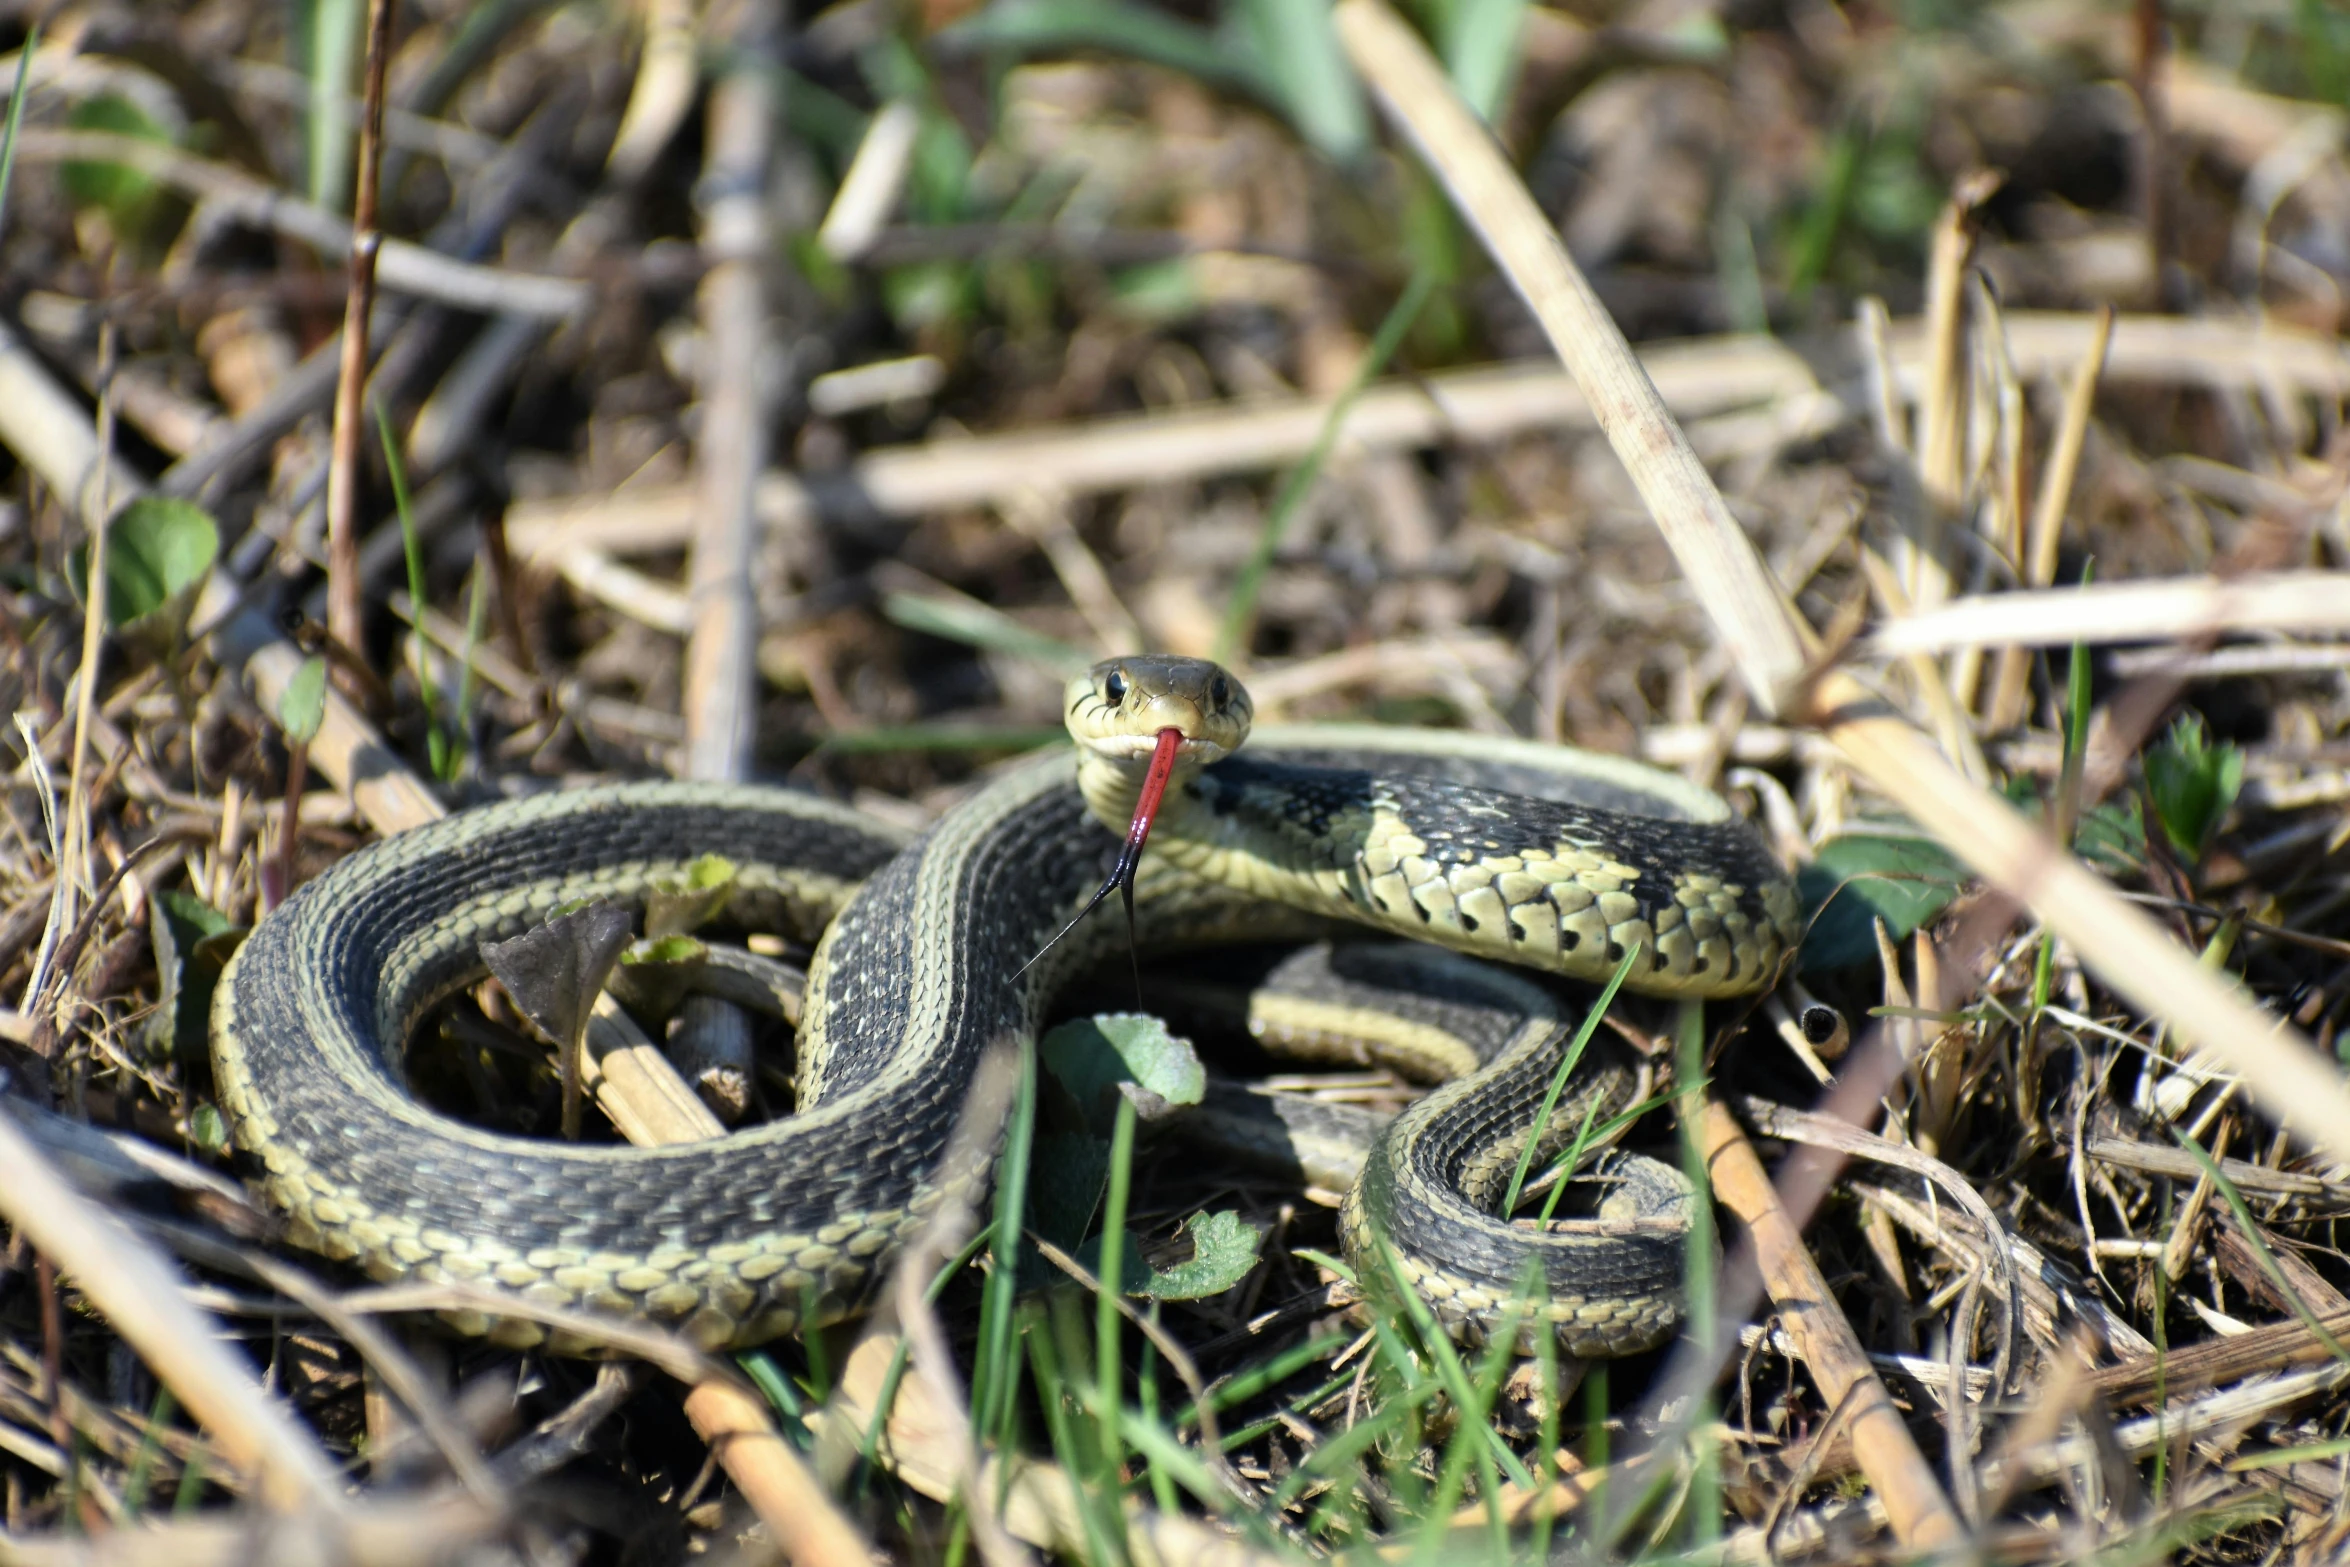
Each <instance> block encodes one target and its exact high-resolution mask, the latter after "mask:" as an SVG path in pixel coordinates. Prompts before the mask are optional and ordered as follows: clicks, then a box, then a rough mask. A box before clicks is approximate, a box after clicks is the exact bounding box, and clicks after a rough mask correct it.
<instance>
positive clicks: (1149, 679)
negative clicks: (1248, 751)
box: [1061, 653, 1256, 766]
mask: <svg viewBox="0 0 2350 1567" xmlns="http://www.w3.org/2000/svg"><path fill="white" fill-rule="evenodd" d="M1061 709H1062V717H1063V719H1064V720H1065V721H1066V722H1067V724H1068V726H1069V734H1070V737H1071V738H1072V739H1074V740H1075V741H1076V742H1077V743H1078V745H1079V746H1081V747H1082V748H1084V749H1085V750H1087V751H1089V752H1091V753H1092V754H1094V755H1096V756H1099V757H1103V758H1106V759H1108V760H1112V761H1120V762H1139V761H1143V760H1145V759H1147V758H1148V757H1149V756H1150V755H1151V753H1152V751H1153V750H1154V749H1155V748H1156V746H1157V744H1158V738H1159V734H1160V732H1161V731H1162V730H1167V729H1173V730H1177V731H1179V732H1180V733H1181V734H1182V736H1183V744H1182V749H1181V752H1180V755H1179V758H1178V760H1179V762H1180V763H1181V764H1183V765H1186V766H1205V765H1206V764H1208V763H1210V762H1218V761H1222V760H1223V759H1224V758H1225V757H1227V756H1230V755H1231V754H1232V753H1233V752H1234V751H1236V750H1238V749H1239V748H1240V743H1241V742H1242V741H1243V740H1245V739H1247V738H1248V726H1249V720H1250V719H1251V718H1252V717H1254V716H1255V712H1256V709H1255V707H1254V705H1253V704H1252V703H1251V702H1250V701H1249V699H1248V691H1247V689H1246V688H1245V687H1243V686H1242V685H1241V683H1240V682H1239V681H1237V680H1235V679H1233V678H1232V676H1231V675H1229V674H1227V673H1226V672H1225V671H1224V669H1223V667H1222V666H1220V665H1217V664H1213V663H1210V662H1209V661H1208V660H1206V659H1204V658H1178V657H1176V656H1174V655H1173V654H1167V653H1138V654H1135V655H1133V656H1131V657H1128V658H1112V659H1106V660H1104V661H1103V662H1101V663H1099V664H1096V665H1094V666H1093V668H1091V669H1089V670H1087V671H1086V672H1085V673H1084V674H1082V675H1079V676H1078V677H1077V678H1075V679H1074V680H1071V681H1070V682H1069V685H1068V688H1067V690H1066V691H1064V692H1063V693H1062V703H1061Z"/></svg>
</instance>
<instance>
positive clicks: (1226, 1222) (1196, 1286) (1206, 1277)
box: [1138, 1208, 1265, 1300]
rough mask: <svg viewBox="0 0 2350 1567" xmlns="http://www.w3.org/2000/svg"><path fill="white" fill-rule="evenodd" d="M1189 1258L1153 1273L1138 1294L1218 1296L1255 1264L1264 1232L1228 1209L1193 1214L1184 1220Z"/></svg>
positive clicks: (1183, 1297)
mask: <svg viewBox="0 0 2350 1567" xmlns="http://www.w3.org/2000/svg"><path fill="white" fill-rule="evenodd" d="M1183 1228H1184V1229H1185V1230H1186V1231H1188V1232H1189V1233H1190V1235H1191V1260H1190V1261H1189V1262H1179V1263H1177V1264H1176V1265H1175V1266H1173V1267H1172V1268H1161V1269H1159V1270H1157V1271H1155V1272H1153V1273H1152V1274H1151V1276H1150V1278H1149V1280H1148V1281H1147V1282H1146V1283H1144V1285H1143V1286H1142V1288H1141V1290H1140V1291H1139V1292H1138V1293H1141V1294H1144V1295H1148V1296H1150V1297H1151V1298H1152V1299H1153V1300H1204V1299H1206V1298H1207V1297H1208V1296H1210V1295H1221V1294H1223V1293H1224V1292H1225V1291H1226V1290H1228V1289H1230V1288H1232V1286H1234V1285H1235V1284H1238V1283H1239V1282H1240V1281H1241V1280H1242V1279H1245V1278H1247V1277H1248V1275H1249V1270H1250V1269H1251V1268H1254V1267H1255V1266H1256V1265H1257V1248H1258V1247H1259V1246H1260V1245H1261V1244H1263V1242H1264V1239H1265V1232H1264V1231H1263V1230H1260V1229H1258V1228H1257V1227H1256V1226H1255V1225H1253V1224H1251V1223H1249V1222H1248V1221H1247V1220H1246V1219H1243V1218H1242V1217H1241V1216H1240V1215H1239V1214H1237V1213H1235V1212H1233V1211H1232V1210H1230V1209H1228V1208H1227V1209H1220V1210H1218V1211H1217V1212H1215V1213H1195V1214H1193V1215H1192V1216H1191V1217H1190V1218H1189V1219H1188V1220H1186V1221H1184V1225H1183Z"/></svg>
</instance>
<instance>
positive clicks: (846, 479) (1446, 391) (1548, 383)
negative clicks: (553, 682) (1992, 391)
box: [507, 312, 2350, 558]
mask: <svg viewBox="0 0 2350 1567" xmlns="http://www.w3.org/2000/svg"><path fill="white" fill-rule="evenodd" d="M2006 322H2007V335H2008V347H2009V351H2010V353H2011V355H2012V356H2013V358H2014V360H2015V364H2016V373H2017V375H2018V376H2019V377H2021V378H2023V379H2024V380H2027V381H2030V380H2034V379H2046V378H2050V377H2061V376H2066V375H2070V374H2071V373H2072V372H2073V371H2074V370H2075V368H2076V367H2077V366H2078V365H2079V364H2080V363H2081V360H2082V358H2083V357H2084V355H2086V354H2087V352H2088V350H2089V347H2090V344H2091V342H2092V339H2093V337H2094V335H2095V333H2096V330H2097V318H2096V317H2094V316H2090V315H2072V314H2064V313H2056V312H2050V313H2017V314H2012V315H2009V316H2008V317H2007V318H2006ZM1893 334H1894V335H1893V339H1892V343H1893V347H1892V349H1891V353H1892V356H1893V357H1892V371H1893V375H1894V379H1895V380H1896V381H1897V382H1898V383H1899V385H1900V386H1901V388H1902V389H1903V390H1904V394H1905V395H1908V396H1911V397H1914V396H1915V395H1916V389H1917V387H1918V386H1919V385H1921V384H1922V381H1923V373H1922V369H1921V363H1922V359H1923V353H1924V350H1923V346H1922V345H1923V339H1922V337H1921V334H1920V332H1919V330H1918V327H1917V324H1916V323H1915V322H1905V323H1899V324H1897V325H1896V326H1895V327H1894V328H1893ZM1639 358H1640V364H1641V367H1642V368H1643V370H1645V372H1646V373H1647V376H1648V379H1649V380H1650V381H1651V382H1653V383H1654V385H1655V387H1656V390H1657V392H1658V393H1659V394H1660V395H1661V396H1662V397H1663V398H1664V400H1665V405H1666V406H1667V407H1668V408H1669V409H1671V410H1672V412H1673V413H1674V414H1675V415H1676V416H1677V417H1679V418H1681V419H1684V420H1693V419H1702V418H1707V417H1710V416H1713V415H1718V414H1724V413H1729V412H1732V411H1734V410H1739V409H1747V408H1755V407H1767V406H1773V405H1777V404H1782V403H1789V402H1793V401H1796V400H1800V399H1806V398H1812V397H1816V396H1818V395H1820V393H1821V391H1822V388H1821V385H1820V381H1819V377H1818V375H1817V374H1816V373H1815V372H1814V370H1813V369H1812V367H1811V366H1810V365H1809V364H1807V363H1806V362H1805V361H1804V359H1803V357H1802V356H1801V355H1799V354H1797V353H1795V352H1794V351H1793V350H1792V349H1790V348H1789V347H1788V346H1787V345H1786V344H1784V343H1780V342H1777V341H1774V340H1772V339H1769V338H1757V337H1742V336H1731V337H1715V338H1699V339H1694V340H1691V341H1689V342H1684V343H1668V344H1663V345H1657V346H1651V347H1647V348H1644V349H1642V350H1641V351H1640V355H1639ZM2105 381H2106V383H2107V384H2120V383H2125V382H2127V383H2138V384H2148V385H2158V386H2175V385H2188V386H2205V387H2212V388H2215V389H2220V390H2229V391H2245V390H2259V389H2263V388H2268V387H2283V388H2287V389H2290V390H2292V391H2295V392H2301V393H2308V394H2311V395H2315V396H2318V397H2328V398H2332V397H2341V396H2344V395H2350V356H2346V355H2345V352H2344V350H2343V348H2342V345H2341V344H2339V343H2338V342H2336V341H2334V340H2333V339H2331V338H2326V337H2320V336H2317V335H2315V334H2311V333H2296V332H2290V331H2284V330H2280V329H2274V328H2262V329H2258V330H2255V329H2252V328H2248V327H2241V326H2231V325H2229V324H2228V323H2225V322H2212V321H2188V320H2177V319H2173V318H2169V317H2161V316H2132V317H2125V318H2123V319H2122V320H2121V321H2119V322H2118V323H2116V325H2115V328H2114V334H2113V348H2112V353H2111V355H2110V357H2109V362H2108V365H2107V369H2106V374H2105ZM1847 391H1848V392H1849V395H1850V398H1851V401H1852V406H1853V408H1854V410H1855V411H1856V412H1859V413H1864V414H1865V413H1867V412H1868V403H1869V398H1870V395H1871V394H1870V392H1869V388H1868V386H1867V384H1866V383H1865V381H1864V379H1863V378H1862V376H1861V375H1860V372H1859V370H1858V369H1857V368H1856V370H1855V372H1854V377H1853V380H1852V383H1851V385H1850V387H1849V388H1847ZM1328 411H1329V405H1328V402H1327V400H1326V399H1319V398H1312V397H1269V398H1245V399H1237V400H1234V401H1232V402H1227V403H1218V404H1210V405H1206V406H1202V407H1195V408H1187V409H1182V410H1179V411H1176V412H1171V413H1151V414H1123V415H1117V416H1114V417H1111V418H1105V419H1092V420H1084V421H1078V422H1072V423H1069V424H1065V425H1059V426H1053V425H1045V426H1038V427H1033V428H1029V429H1023V430H1015V431H1008V432H1004V433H1001V434H992V435H980V436H956V437H953V438H950V439H942V440H935V441H926V442H918V443H912V444H908V445H905V446H896V447H883V448H880V449H878V450H876V451H872V452H869V453H867V454H866V455H864V456H862V457H860V458H858V459H857V460H856V461H855V462H853V463H851V464H850V465H849V466H848V467H847V468H846V469H845V470H843V471H842V472H841V473H839V474H837V475H834V476H831V477H826V478H817V479H809V480H805V481H803V480H802V479H801V478H799V477H798V476H796V475H793V474H789V473H784V472H780V471H775V470H770V471H769V472H767V473H764V474H762V475H761V476H760V478H759V482H758V488H757V491H756V494H755V501H756V506H757V510H758V516H759V521H760V522H761V523H762V524H763V525H764V526H767V527H782V526H787V525H796V524H801V523H806V522H809V521H812V520H817V519H822V520H825V521H829V522H833V523H837V524H846V525H851V526H853V525H855V524H858V523H862V522H869V521H871V520H873V519H875V518H892V517H917V516H921V515H923V514H925V513H928V512H934V511H944V510H952V509H954V508H957V507H963V506H1003V505H1007V504H1011V503H1013V502H1014V501H1015V500H1016V498H1017V497H1019V496H1020V495H1022V494H1024V493H1026V492H1028V491H1031V490H1033V489H1034V488H1036V487H1037V486H1038V485H1040V484H1048V485H1051V486H1053V487H1054V488H1056V489H1058V490H1060V491H1061V492H1063V493H1064V494H1067V495H1070V496H1084V495H1092V494H1098V493H1100V492H1102V491H1106V490H1120V489H1127V488H1131V487H1134V486H1137V485H1148V484H1171V483H1180V482H1186V481H1191V480H1198V479H1207V478H1215V477H1218V476H1222V475H1228V474H1245V473H1259V472H1264V471H1267V470H1270V469H1275V468H1283V467H1288V466H1290V465H1293V464H1295V463H1296V462H1298V461H1299V460H1300V459H1301V458H1303V457H1304V456H1305V454H1306V453H1307V452H1308V451H1309V450H1311V449H1312V447H1313V445H1314V442H1315V441H1316V439H1317V438H1318V437H1319V436H1320V434H1321V430H1322V426H1323V423H1324V421H1325V419H1326V417H1327V415H1328ZM1594 427H1595V422H1594V420H1593V417H1592V412H1591V405H1590V403H1588V402H1587V401H1585V400H1584V397H1583V394H1582V393H1581V392H1580V391H1579V390H1577V389H1576V385H1575V381H1574V378H1573V377H1572V376H1570V375H1568V374H1566V373H1565V372H1564V371H1561V370H1558V369H1556V368H1554V367H1551V366H1549V365H1545V364H1540V363H1531V362H1529V363H1521V364H1507V365H1488V366H1483V367H1480V368H1477V369H1471V370H1451V371H1444V372H1440V373H1438V374H1435V375H1430V376H1426V377H1422V378H1420V379H1418V380H1415V381H1410V382H1400V381H1399V382H1388V383H1385V384H1382V385H1379V386H1374V387H1372V388H1371V389H1370V390H1369V391H1367V392H1365V393H1364V394H1363V395H1362V397H1361V398H1360V399H1359V400H1357V402H1356V403H1355V405H1354V408H1353V410H1352V411H1351V412H1350V413H1349V414H1348V416H1347V419H1346V423H1345V425H1344V426H1343V427H1342V432H1341V440H1342V445H1343V447H1344V449H1347V450H1352V451H1360V452H1379V451H1395V450H1403V449H1412V448H1421V447H1429V446H1435V445H1438V444H1441V443H1446V442H1462V443H1470V444H1475V443H1480V442H1494V441H1501V440H1506V439H1508V438H1509V437H1511V436H1514V435H1516V434H1519V433H1520V432H1523V431H1527V430H1589V429H1592V428H1594ZM697 505H698V500H697V492H696V490H695V488H694V486H693V485H691V484H647V485H640V486H631V487H630V488H629V489H627V490H626V491H624V492H620V493H605V492H598V493H595V494H584V495H569V496H558V497H555V498H552V499H544V500H533V501H524V502H518V503H517V504H516V505H515V506H514V507H513V508H512V510H511V511H510V512H509V513H508V519H507V526H508V529H509V536H510V538H511V540H512V543H513V547H514V550H515V553H516V554H517V555H518V556H520V557H524V558H529V557H533V556H536V557H550V556H556V555H559V554H561V553H562V552H564V551H567V550H571V549H578V548H593V549H602V550H608V551H610V552H612V553H613V554H615V555H645V554H655V553H660V552H664V551H671V550H678V549H682V548H684V547H685V546H686V544H687V543H688V542H689V541H690V539H691V538H692V535H693V528H694V519H695V515H696V512H695V508H696V506H697Z"/></svg>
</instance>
